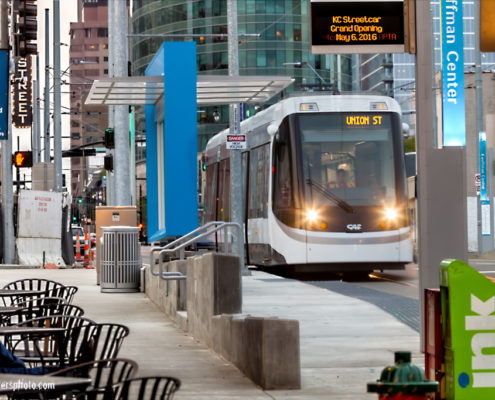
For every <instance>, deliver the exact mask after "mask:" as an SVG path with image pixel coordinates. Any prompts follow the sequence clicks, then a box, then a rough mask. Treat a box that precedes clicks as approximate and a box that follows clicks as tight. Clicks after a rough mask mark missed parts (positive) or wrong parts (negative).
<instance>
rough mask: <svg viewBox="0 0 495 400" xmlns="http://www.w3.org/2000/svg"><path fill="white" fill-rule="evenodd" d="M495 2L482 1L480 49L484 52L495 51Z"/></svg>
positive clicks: (490, 0)
mask: <svg viewBox="0 0 495 400" xmlns="http://www.w3.org/2000/svg"><path fill="white" fill-rule="evenodd" d="M494 20H495V2H494V1H493V0H481V2H480V49H481V51H484V52H489V51H495V25H494V23H493V21H494Z"/></svg>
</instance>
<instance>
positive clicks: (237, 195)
mask: <svg viewBox="0 0 495 400" xmlns="http://www.w3.org/2000/svg"><path fill="white" fill-rule="evenodd" d="M227 29H228V34H229V42H228V48H229V76H238V75H239V50H238V44H237V41H238V35H237V1H236V0H228V3H227ZM240 130H241V115H240V105H239V104H231V105H230V107H229V134H231V135H237V134H239V133H240ZM229 151H230V220H231V221H232V222H236V223H238V224H239V225H240V226H241V234H240V235H239V237H237V232H236V233H235V235H234V240H235V241H236V242H237V241H238V242H237V243H239V242H240V246H239V247H240V249H241V254H240V255H239V256H240V264H241V274H242V275H250V274H249V270H248V269H247V268H246V266H245V265H244V264H245V263H244V236H243V229H242V227H243V207H242V200H243V196H242V163H241V150H229Z"/></svg>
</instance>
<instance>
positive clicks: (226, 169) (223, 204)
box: [217, 158, 230, 221]
mask: <svg viewBox="0 0 495 400" xmlns="http://www.w3.org/2000/svg"><path fill="white" fill-rule="evenodd" d="M218 197H219V200H218V202H217V218H218V220H219V221H230V159H229V158H227V159H225V160H222V161H220V173H219V175H218Z"/></svg>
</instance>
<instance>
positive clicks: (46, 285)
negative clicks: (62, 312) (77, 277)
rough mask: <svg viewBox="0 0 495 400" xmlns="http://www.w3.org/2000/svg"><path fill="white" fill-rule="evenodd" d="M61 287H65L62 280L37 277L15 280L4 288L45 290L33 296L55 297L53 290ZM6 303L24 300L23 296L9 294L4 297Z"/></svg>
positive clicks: (7, 304)
mask: <svg viewBox="0 0 495 400" xmlns="http://www.w3.org/2000/svg"><path fill="white" fill-rule="evenodd" d="M61 287H64V285H63V284H61V283H60V282H56V281H52V280H50V279H37V278H25V279H19V280H16V281H13V282H10V283H8V284H6V285H5V286H4V287H3V289H10V290H36V291H43V292H44V293H43V294H41V295H33V298H39V297H44V296H51V297H53V294H52V293H53V291H54V290H57V289H59V288H61ZM2 299H3V302H4V305H6V306H9V305H11V304H14V303H17V302H20V301H23V300H24V299H23V298H20V297H19V296H15V295H12V296H7V297H2Z"/></svg>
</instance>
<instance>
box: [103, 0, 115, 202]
mask: <svg viewBox="0 0 495 400" xmlns="http://www.w3.org/2000/svg"><path fill="white" fill-rule="evenodd" d="M114 14H115V10H114V2H113V1H112V0H110V1H109V2H108V77H109V78H113V77H114V68H113V66H114V58H113V49H114V47H115V46H114V44H113V43H114V41H115V33H114ZM114 112H115V109H114V106H108V127H111V128H112V129H114V123H113V121H114V120H115V118H114ZM106 154H107V155H111V156H113V150H112V149H107V153H106ZM106 177H107V188H106V191H107V192H106V196H105V200H106V204H107V205H114V204H115V203H114V193H115V184H114V183H115V179H114V177H113V172H112V171H107V175H106Z"/></svg>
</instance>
